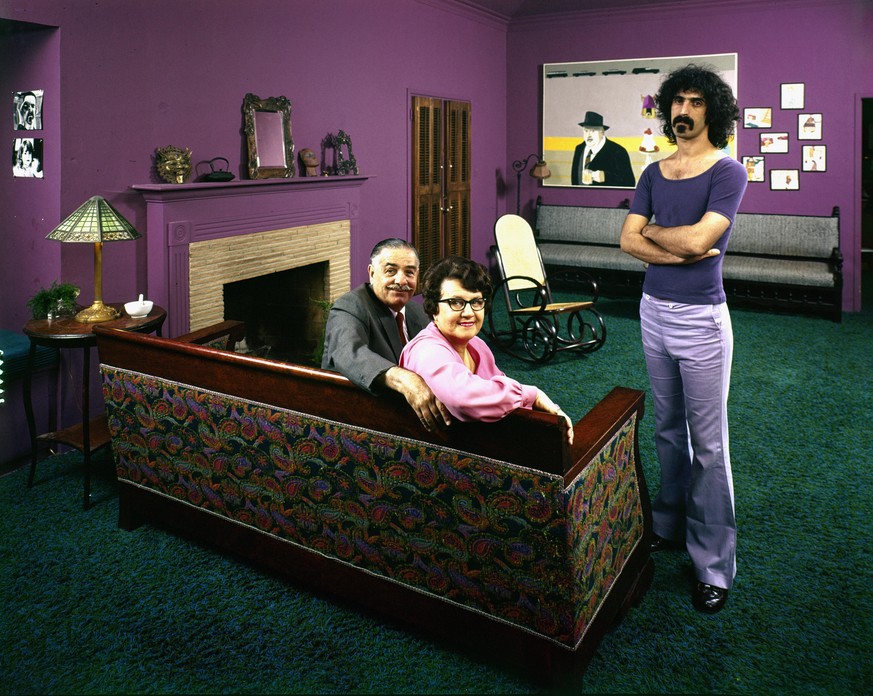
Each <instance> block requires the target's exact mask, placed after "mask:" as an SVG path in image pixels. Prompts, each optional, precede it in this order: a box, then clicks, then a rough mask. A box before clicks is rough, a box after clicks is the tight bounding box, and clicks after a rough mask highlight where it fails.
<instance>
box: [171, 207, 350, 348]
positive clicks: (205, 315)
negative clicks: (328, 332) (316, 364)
mask: <svg viewBox="0 0 873 696" xmlns="http://www.w3.org/2000/svg"><path fill="white" fill-rule="evenodd" d="M348 240H349V222H348V220H340V221H337V222H326V223H322V224H320V225H305V226H303V227H294V228H290V229H283V230H271V231H269V232H260V233H256V234H245V235H239V236H235V237H224V238H221V239H210V240H207V241H203V242H194V243H192V244H191V245H190V246H189V247H188V288H189V296H188V307H189V322H190V326H191V331H195V330H197V329H201V328H203V327H204V326H209V325H210V324H215V323H217V322H220V321H223V320H224V319H238V320H240V321H244V322H245V323H246V346H247V348H248V349H249V350H251V351H254V352H256V354H258V355H261V356H264V357H271V358H277V359H280V360H288V361H291V362H302V363H304V364H307V363H310V362H311V357H312V354H313V351H314V350H315V348H316V346H317V345H318V343H319V342H320V340H321V332H322V329H323V328H324V324H323V319H322V304H323V302H324V300H326V299H335V298H336V297H338V296H339V295H340V294H342V293H343V292H345V291H346V290H348V288H349V273H348V272H349V241H348ZM228 301H229V302H228Z"/></svg>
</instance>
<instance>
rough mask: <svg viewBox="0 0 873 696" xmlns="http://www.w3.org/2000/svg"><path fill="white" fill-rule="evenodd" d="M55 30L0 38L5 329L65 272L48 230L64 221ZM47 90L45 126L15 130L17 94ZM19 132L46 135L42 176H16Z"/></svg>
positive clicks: (0, 320) (0, 264)
mask: <svg viewBox="0 0 873 696" xmlns="http://www.w3.org/2000/svg"><path fill="white" fill-rule="evenodd" d="M59 42H60V36H59V34H58V31H57V30H55V29H44V30H39V31H28V32H24V33H20V34H14V35H11V36H9V37H8V38H7V39H6V40H0V65H2V66H3V68H2V69H0V95H3V99H4V100H6V101H5V104H6V108H5V109H2V110H0V112H2V114H3V116H2V117H0V129H2V130H3V133H4V135H5V137H4V138H3V139H2V141H0V149H2V152H3V158H2V160H0V161H2V162H3V166H0V269H2V271H0V298H2V299H0V328H2V329H11V330H15V331H18V330H20V329H21V327H22V326H23V325H24V323H25V322H26V321H27V320H28V319H29V318H30V314H29V310H28V309H27V307H26V304H25V303H26V302H27V300H28V298H30V297H31V296H32V295H33V294H34V293H35V292H36V291H38V290H39V289H40V287H41V286H45V287H48V286H49V285H51V282H52V280H54V279H59V278H60V277H61V245H60V244H59V243H58V242H49V241H47V240H45V239H44V237H45V235H46V234H48V233H49V232H50V231H51V230H52V226H51V223H52V221H54V222H55V224H57V222H60V220H59V218H58V215H59V209H60V199H59V193H60V188H61V176H60V171H59V170H60V161H61V157H60V151H59V148H58V144H59V142H60V126H59V122H60V119H59V115H60V100H59V99H58V97H57V95H58V93H59V87H60V76H59V72H58V62H57V54H58V45H59ZM30 89H44V90H45V94H46V96H45V99H44V103H43V130H40V131H15V130H13V125H12V93H13V92H22V91H28V90H30ZM17 137H27V138H31V137H32V138H41V139H42V140H43V146H44V149H45V153H44V154H45V156H44V158H43V159H44V161H43V171H44V176H43V178H42V179H20V178H19V179H16V178H14V177H13V176H12V166H11V156H12V150H13V142H14V140H15V138H17Z"/></svg>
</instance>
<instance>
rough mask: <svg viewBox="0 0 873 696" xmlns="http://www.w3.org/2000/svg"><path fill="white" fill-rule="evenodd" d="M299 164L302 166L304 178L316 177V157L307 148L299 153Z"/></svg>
mask: <svg viewBox="0 0 873 696" xmlns="http://www.w3.org/2000/svg"><path fill="white" fill-rule="evenodd" d="M300 162H301V163H302V164H303V167H304V169H305V174H306V176H318V155H316V154H315V153H314V152H313V151H312V150H310V149H309V148H308V147H304V148H303V149H302V150H301V151H300Z"/></svg>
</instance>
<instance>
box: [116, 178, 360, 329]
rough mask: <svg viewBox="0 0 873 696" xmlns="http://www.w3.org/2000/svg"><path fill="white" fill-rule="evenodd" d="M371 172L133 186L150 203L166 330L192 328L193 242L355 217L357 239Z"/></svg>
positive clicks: (150, 274) (155, 293) (154, 285)
mask: <svg viewBox="0 0 873 696" xmlns="http://www.w3.org/2000/svg"><path fill="white" fill-rule="evenodd" d="M368 178H369V177H366V176H331V177H309V178H306V177H299V178H292V179H255V180H243V181H229V182H219V183H213V182H195V183H190V184H140V185H135V186H132V187H131V188H132V189H133V190H135V191H137V192H138V193H140V194H141V195H142V197H143V199H144V200H145V202H146V225H147V227H146V229H147V232H146V235H145V236H146V248H147V262H148V266H147V292H148V298H149V299H151V300H153V301H154V302H155V304H157V305H159V306H161V307H166V308H167V326H166V327H165V329H166V334H167V335H169V336H171V337H172V336H178V335H180V334H183V333H185V332H186V331H188V329H189V298H188V293H189V286H188V262H189V257H188V247H189V245H190V244H191V243H193V242H200V241H206V240H211V239H220V238H224V237H237V236H241V235H247V234H253V233H258V232H270V231H273V230H282V229H290V228H296V227H303V226H307V225H317V224H320V223H325V222H334V221H338V220H348V221H349V227H350V237H351V240H352V241H351V244H352V245H354V244H355V240H356V239H357V238H358V236H359V235H357V234H356V229H357V225H358V217H359V207H360V189H361V186H362V185H363V184H364V182H366V181H367V179H368ZM350 251H351V250H350Z"/></svg>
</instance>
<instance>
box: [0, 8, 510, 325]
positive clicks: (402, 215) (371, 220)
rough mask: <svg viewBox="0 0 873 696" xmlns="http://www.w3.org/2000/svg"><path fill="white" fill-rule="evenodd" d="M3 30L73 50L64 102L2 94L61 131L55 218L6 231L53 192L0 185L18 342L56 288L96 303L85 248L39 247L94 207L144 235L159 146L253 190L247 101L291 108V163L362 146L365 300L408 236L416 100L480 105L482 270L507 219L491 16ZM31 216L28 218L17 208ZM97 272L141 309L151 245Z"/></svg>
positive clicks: (111, 17)
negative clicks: (389, 241) (142, 187)
mask: <svg viewBox="0 0 873 696" xmlns="http://www.w3.org/2000/svg"><path fill="white" fill-rule="evenodd" d="M0 19H10V20H16V21H21V22H33V23H39V24H45V25H53V26H58V27H60V29H59V33H60V35H61V36H62V38H63V40H62V41H60V45H59V48H58V47H56V51H55V70H59V74H60V89H58V84H57V81H55V83H53V84H49V83H48V82H47V81H46V79H43V78H42V73H37V74H36V75H32V74H29V73H28V74H26V75H23V76H22V79H21V80H19V79H18V76H16V83H17V82H19V81H23V82H24V84H16V85H15V86H14V87H10V86H9V85H7V86H6V89H5V90H4V91H3V92H2V93H3V94H6V95H8V94H9V93H10V89H13V88H14V89H28V88H33V87H43V88H45V89H46V98H45V103H46V105H50V104H51V105H54V108H55V111H54V113H52V114H48V115H47V118H45V119H44V121H45V122H46V124H47V125H50V124H57V123H58V122H60V124H61V125H60V136H59V138H57V137H56V138H55V139H54V140H53V141H52V142H47V143H46V145H47V148H48V150H49V152H50V153H52V156H53V157H58V158H60V161H59V164H60V169H59V168H58V165H57V163H56V164H55V165H53V166H52V167H51V168H50V170H51V177H52V180H53V181H54V186H55V189H56V193H55V194H54V195H55V196H56V197H57V196H59V199H57V200H56V201H55V203H54V205H53V206H51V209H47V210H44V211H42V212H41V213H40V214H39V215H32V216H30V219H29V223H28V224H27V225H19V224H17V225H15V228H14V229H12V221H11V220H10V219H9V216H8V214H7V210H9V208H7V205H6V204H7V203H8V201H9V199H10V198H14V197H15V196H17V195H18V191H19V189H21V190H26V191H27V193H26V194H22V195H23V196H25V197H26V198H28V199H30V198H32V197H34V196H37V197H39V196H42V195H44V194H45V192H46V191H48V189H49V183H50V182H49V181H48V180H46V181H44V182H39V183H34V182H33V181H25V180H16V181H15V182H12V180H11V172H10V170H11V168H10V167H8V166H7V167H5V168H0V169H2V171H0V182H2V187H3V193H0V203H2V204H3V205H2V210H3V213H2V215H0V218H2V225H3V227H4V228H5V229H4V230H3V237H4V239H6V238H7V235H13V236H14V237H15V239H16V246H15V248H14V249H12V252H13V253H14V258H15V265H16V266H17V269H18V271H20V272H19V273H18V274H17V277H12V276H9V275H7V274H6V273H3V274H0V292H2V293H3V298H4V300H3V304H4V307H5V306H7V303H8V306H9V307H10V308H14V310H13V309H10V310H9V311H7V310H4V312H3V317H2V324H0V325H2V327H3V328H6V327H7V326H8V328H11V329H15V330H19V329H20V328H21V325H22V324H23V322H24V320H26V318H27V315H26V310H24V309H23V305H24V303H25V302H26V300H27V298H28V297H29V296H30V295H31V294H32V293H33V291H34V290H35V289H37V288H38V287H39V286H40V285H48V284H50V283H51V281H52V280H54V279H55V278H58V277H60V279H62V280H64V281H68V282H74V283H77V284H79V285H81V286H82V298H83V299H88V300H89V301H90V299H91V297H92V296H93V281H92V277H93V261H92V250H91V248H90V247H89V245H79V244H66V245H62V247H63V248H62V249H61V248H59V247H60V246H61V245H59V244H58V243H57V242H52V241H48V240H45V235H46V234H47V233H48V232H49V231H50V230H51V229H52V227H53V226H54V225H55V224H57V222H59V220H60V218H61V217H62V216H65V215H67V214H69V213H70V212H71V211H72V210H74V209H75V208H76V207H78V206H79V205H80V204H81V203H82V202H84V201H85V200H86V199H87V198H88V197H90V196H92V195H95V194H100V195H103V196H105V197H106V198H107V199H108V200H109V201H110V202H111V203H112V204H113V205H115V206H116V207H117V208H118V209H119V210H120V211H121V212H122V214H124V215H125V216H128V218H129V219H130V221H131V222H132V223H133V224H134V225H135V226H136V227H137V229H139V231H140V232H141V233H143V235H148V234H149V233H150V231H149V230H147V229H146V217H145V205H144V203H143V201H142V198H141V196H140V195H139V194H137V193H134V192H131V191H130V188H129V187H130V186H132V185H135V184H147V183H150V182H156V181H157V179H156V178H155V175H154V172H153V169H154V168H153V160H152V158H153V153H154V150H155V148H156V147H162V146H165V145H176V146H179V147H188V148H190V149H191V151H192V153H193V154H192V162H195V163H196V162H198V161H200V160H207V159H211V158H212V157H216V156H224V157H227V158H228V159H229V160H230V162H231V167H230V168H231V171H233V172H234V173H235V174H236V175H237V177H238V178H242V177H244V176H245V174H244V139H243V135H242V133H241V128H242V114H241V110H240V108H241V105H242V101H243V96H244V95H245V94H246V93H247V92H253V93H255V94H257V95H259V96H261V97H267V96H277V95H285V96H287V97H289V98H290V99H291V101H292V108H293V112H292V130H293V137H294V141H295V145H296V150H297V151H298V152H299V151H300V150H301V149H302V148H304V147H309V148H312V149H313V150H316V151H318V150H320V143H321V140H322V138H323V137H324V136H325V135H326V134H327V133H329V132H331V133H336V132H337V131H338V130H339V129H343V130H345V131H346V132H347V133H349V135H350V136H351V138H352V143H353V151H354V154H355V157H356V159H357V161H358V164H359V166H360V168H361V173H362V174H366V175H368V176H369V177H371V178H370V180H369V181H368V182H367V184H366V186H365V188H364V189H363V190H362V193H361V199H362V204H361V210H360V217H361V230H362V234H361V235H360V238H358V239H355V240H354V241H353V248H352V253H353V256H352V273H353V277H352V280H353V282H354V283H357V282H360V281H362V280H364V279H365V276H366V257H367V255H368V253H369V251H370V249H371V248H372V246H373V244H374V243H375V242H376V241H378V240H379V239H381V238H383V237H385V236H389V235H393V236H401V237H408V235H409V230H410V221H409V215H410V213H409V201H408V199H409V193H408V189H409V184H408V181H409V172H408V162H409V151H410V146H409V130H410V119H409V102H410V96H411V95H412V94H425V95H429V96H438V97H446V98H452V99H461V100H467V101H470V102H471V103H472V109H473V121H472V123H473V129H474V130H473V162H474V169H473V183H472V187H473V193H472V196H473V209H472V222H473V229H474V231H475V232H474V235H476V240H475V241H474V244H473V255H474V256H476V257H477V258H480V259H483V260H484V258H485V254H486V250H487V248H488V245H489V244H490V243H491V238H490V233H491V227H492V225H493V220H494V218H495V216H496V215H497V214H498V212H499V208H498V201H497V196H496V195H495V190H496V182H495V174H494V173H495V172H496V171H498V170H499V169H500V168H501V167H502V166H503V161H504V156H505V143H506V127H505V123H506V114H505V109H506V27H505V23H501V22H498V21H496V20H495V19H494V18H493V17H492V16H490V15H487V14H484V13H480V12H478V11H473V10H470V9H467V8H464V7H463V6H461V5H458V4H454V3H450V4H444V3H441V2H440V1H439V0H423V1H422V2H409V0H368V1H367V2H348V1H346V0H317V1H316V0H311V1H310V0H295V1H288V0H258V2H254V3H253V2H244V1H242V0H186V1H185V2H179V1H178V0H148V1H142V2H124V3H81V2H77V3H70V2H66V1H65V0H7V1H6V2H4V3H3V5H2V7H0ZM13 37H14V35H13ZM8 42H9V39H8V38H7V37H5V36H4V37H0V44H3V45H4V49H2V50H4V51H5V52H7V53H13V50H12V49H11V48H9V47H8V46H6V45H5V44H7V43H8ZM58 51H59V53H58ZM0 55H2V54H0ZM5 65H6V61H5V60H4V71H3V72H4V74H9V73H7V71H6V70H5ZM13 65H15V63H13ZM58 66H59V67H58ZM24 78H26V79H24ZM5 80H6V78H4V82H5ZM58 108H59V109H60V111H59V112H58ZM9 111H10V112H11V104H10V109H9ZM9 121H10V122H11V118H10V119H9ZM54 127H56V126H54ZM9 130H10V133H11V132H12V131H11V125H10V127H9ZM46 137H48V136H46ZM48 176H49V174H47V177H48ZM12 183H14V184H15V187H14V189H15V190H14V191H13V190H11V189H10V188H9V186H10V185H11V184H12ZM19 184H27V185H29V186H27V187H25V186H19ZM22 207H23V209H24V210H25V211H30V210H32V209H33V208H32V203H31V202H26V201H25V200H24V198H22ZM25 248H26V249H28V250H29V253H28V254H24V253H23V249H25ZM7 258H8V257H7ZM7 258H4V266H6V265H8V261H7ZM43 259H54V260H55V261H54V263H48V264H47V263H46V262H45V261H43ZM57 259H60V266H59V265H58V263H57ZM103 263H104V293H103V294H104V299H105V300H106V301H121V300H127V299H132V298H135V297H136V296H137V294H138V293H139V292H146V293H148V289H147V287H146V284H147V282H146V278H147V269H146V240H145V239H141V240H138V241H136V242H125V243H117V244H110V245H107V246H106V248H105V249H104V258H103ZM25 281H26V282H25Z"/></svg>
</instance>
